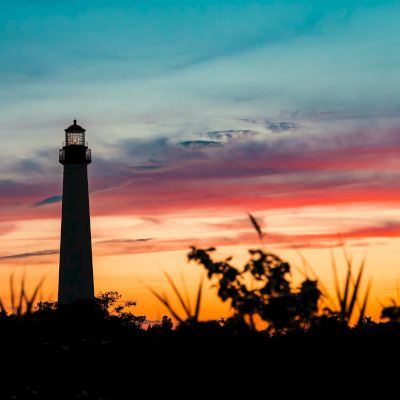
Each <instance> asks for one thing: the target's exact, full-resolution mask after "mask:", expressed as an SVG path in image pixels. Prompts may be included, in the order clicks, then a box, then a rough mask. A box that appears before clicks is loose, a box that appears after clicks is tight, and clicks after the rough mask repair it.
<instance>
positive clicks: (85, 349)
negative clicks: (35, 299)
mask: <svg viewBox="0 0 400 400" xmlns="http://www.w3.org/2000/svg"><path fill="white" fill-rule="evenodd" d="M115 298H116V297H115V294H111V295H105V296H102V297H101V298H99V299H97V300H96V301H95V302H77V303H74V304H70V305H68V306H61V305H60V306H57V305H54V304H43V305H41V306H40V307H39V309H38V310H37V311H34V312H32V313H30V314H25V315H22V316H19V317H17V316H4V315H3V317H2V318H0V346H1V374H0V376H1V386H0V398H2V399H3V398H4V399H39V398H40V399H42V398H46V399H64V398H65V399H134V398H141V397H142V396H147V397H148V398H176V397H177V398H208V397H211V398H213V397H214V396H215V397H218V398H221V399H226V398H252V396H253V397H254V398H272V397H270V396H272V395H273V394H274V393H279V396H278V398H288V396H289V394H290V395H296V396H298V397H304V396H307V397H306V398H310V397H319V396H322V397H321V398H325V396H326V394H333V393H336V394H340V393H342V394H343V396H344V395H346V396H347V395H348V394H349V393H351V392H352V391H354V393H358V394H360V393H363V392H365V391H370V390H373V389H374V388H375V389H376V388H379V390H380V391H386V390H391V389H392V390H396V391H397V376H398V368H397V360H398V357H399V355H400V354H399V337H400V326H399V324H397V323H396V322H387V323H379V324H376V323H374V322H372V321H371V320H369V319H364V320H363V322H362V323H360V324H358V325H357V326H356V327H353V328H350V327H349V326H348V325H347V324H345V323H343V322H341V321H339V320H338V319H335V318H326V319H320V321H319V323H315V324H313V325H312V326H309V327H308V328H307V329H300V328H296V329H292V330H289V331H286V332H280V333H273V334H272V333H269V332H267V331H257V330H254V329H251V328H249V326H248V325H247V324H245V323H243V321H239V320H235V319H230V320H227V321H208V322H191V323H182V324H179V325H178V326H177V328H176V329H172V324H171V320H170V319H169V318H168V317H164V318H163V321H162V323H160V324H158V325H154V326H152V327H151V328H146V329H143V328H142V327H141V323H142V322H143V317H135V316H134V315H133V314H131V313H129V312H126V311H124V310H121V309H120V310H117V312H115V309H113V310H112V313H110V312H109V310H110V307H111V306H112V305H113V304H112V303H113V301H114V300H115ZM320 387H324V389H323V390H324V391H323V392H321V391H320V390H321V389H320ZM324 393H325V394H324Z"/></svg>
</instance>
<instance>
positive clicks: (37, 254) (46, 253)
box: [0, 250, 59, 261]
mask: <svg viewBox="0 0 400 400" xmlns="http://www.w3.org/2000/svg"><path fill="white" fill-rule="evenodd" d="M58 253H59V250H40V251H33V252H30V253H19V254H12V255H9V256H0V261H6V260H16V259H20V258H29V257H43V256H50V255H54V254H58Z"/></svg>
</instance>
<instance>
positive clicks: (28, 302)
mask: <svg viewBox="0 0 400 400" xmlns="http://www.w3.org/2000/svg"><path fill="white" fill-rule="evenodd" d="M43 282H44V278H42V279H41V280H40V281H39V282H38V284H37V285H36V286H35V288H34V289H33V292H32V294H31V295H28V293H27V291H26V288H25V274H24V275H22V279H21V283H20V289H19V293H17V291H16V288H15V285H14V275H13V274H11V276H10V281H9V284H10V301H11V312H10V313H11V314H12V315H15V316H22V315H24V314H31V313H32V311H33V309H34V306H35V304H36V300H37V297H38V296H39V292H40V290H41V288H42V286H43ZM8 314H9V311H8V310H7V307H6V306H5V305H4V303H3V302H2V300H1V298H0V316H7V315H8Z"/></svg>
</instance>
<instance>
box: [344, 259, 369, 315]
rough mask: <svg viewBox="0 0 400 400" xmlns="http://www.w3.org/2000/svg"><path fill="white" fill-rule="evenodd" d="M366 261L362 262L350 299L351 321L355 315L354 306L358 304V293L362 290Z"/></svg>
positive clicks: (349, 311)
mask: <svg viewBox="0 0 400 400" xmlns="http://www.w3.org/2000/svg"><path fill="white" fill-rule="evenodd" d="M365 261H366V259H365V257H364V258H363V260H362V262H361V266H360V270H359V271H358V274H357V278H356V281H355V283H354V290H353V294H352V296H351V299H350V303H349V309H348V314H349V320H350V318H351V316H352V314H353V309H354V305H355V304H356V301H357V299H358V291H359V289H360V284H361V279H362V276H363V272H364V267H365Z"/></svg>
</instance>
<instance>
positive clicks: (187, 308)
mask: <svg viewBox="0 0 400 400" xmlns="http://www.w3.org/2000/svg"><path fill="white" fill-rule="evenodd" d="M164 275H165V276H166V278H167V280H168V283H169V284H170V286H171V288H172V290H173V292H174V293H175V295H176V297H177V299H178V301H179V304H180V305H181V307H182V309H183V311H184V313H185V315H184V316H181V315H180V314H179V313H178V312H177V311H176V309H175V308H174V307H173V306H172V304H171V302H170V301H169V299H168V296H167V295H166V294H165V293H157V292H156V291H155V290H154V289H152V288H150V287H148V286H147V288H148V289H149V290H150V292H151V293H152V294H153V295H154V296H155V297H156V298H157V299H158V300H159V301H160V302H161V303H162V304H163V305H164V306H165V307H166V308H167V310H168V311H169V312H170V313H171V315H172V316H173V317H174V318H175V319H176V320H177V321H178V322H179V323H181V324H182V323H190V324H196V323H197V322H199V315H200V306H201V299H202V292H203V279H201V280H200V283H199V287H198V289H197V295H196V302H195V303H196V305H195V308H194V310H193V309H192V307H191V303H190V300H189V296H188V295H187V290H186V286H185V285H184V289H185V295H184V294H183V292H180V291H179V289H178V287H177V285H176V284H175V282H174V281H173V279H172V278H171V277H170V276H169V275H168V274H167V273H166V272H164Z"/></svg>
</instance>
